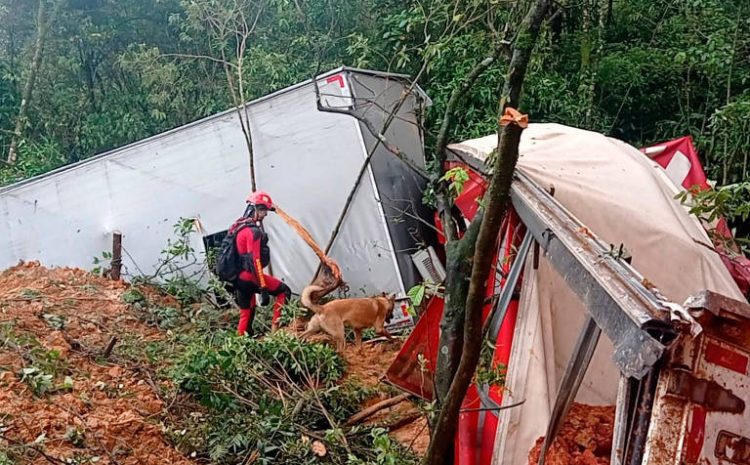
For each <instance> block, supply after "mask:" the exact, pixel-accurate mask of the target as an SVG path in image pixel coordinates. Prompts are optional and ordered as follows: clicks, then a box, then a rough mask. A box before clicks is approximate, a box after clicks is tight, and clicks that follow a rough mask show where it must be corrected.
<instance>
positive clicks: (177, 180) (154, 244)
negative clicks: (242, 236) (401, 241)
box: [0, 73, 400, 292]
mask: <svg viewBox="0 0 750 465" xmlns="http://www.w3.org/2000/svg"><path fill="white" fill-rule="evenodd" d="M330 74H331V73H328V74H327V75H330ZM327 75H324V76H327ZM312 86H313V84H312V83H311V82H308V83H302V84H299V85H296V86H293V87H291V88H289V89H286V90H284V91H280V92H277V93H275V94H273V95H271V96H267V97H264V98H262V99H259V100H256V101H254V102H252V103H251V104H250V105H249V107H248V113H249V115H250V120H251V127H252V132H253V146H254V150H255V154H256V162H255V164H256V179H257V181H258V187H259V188H261V189H264V190H266V191H268V192H269V193H270V194H271V196H272V197H273V198H274V200H275V201H276V202H277V203H278V204H279V205H280V206H281V207H282V208H284V209H285V210H286V211H287V212H288V213H290V214H291V215H292V216H294V217H296V218H297V219H299V220H300V222H301V223H302V224H304V225H305V226H306V227H307V228H308V229H309V230H310V232H311V233H312V235H313V237H314V238H315V239H316V241H318V243H319V244H321V245H325V244H326V243H327V242H328V240H329V237H330V234H331V232H332V229H333V227H334V225H335V223H336V222H337V220H338V217H339V214H340V212H341V210H342V209H343V207H344V203H345V201H346V198H347V196H348V194H349V192H350V190H351V188H352V186H353V184H354V179H355V175H356V173H357V172H358V171H359V168H360V165H361V163H362V161H363V159H364V157H365V154H363V153H362V150H363V149H362V145H361V140H360V137H361V135H360V134H359V130H358V128H357V121H356V120H355V119H353V118H351V117H349V116H346V115H337V114H332V113H324V112H319V111H318V110H317V108H316V103H315V93H314V90H313V87H312ZM236 118H237V115H236V112H234V111H228V112H224V113H222V114H219V115H215V116H213V117H209V118H206V119H204V120H201V121H198V122H195V123H191V124H188V125H186V126H183V127H181V128H177V129H174V130H172V131H168V132H166V133H163V134H160V135H157V136H154V137H151V138H148V139H145V140H143V141H139V142H136V143H134V144H131V145H129V146H126V147H123V148H121V149H117V150H114V151H112V152H109V153H106V154H102V155H99V156H96V157H93V158H91V159H88V160H85V161H83V162H80V163H78V164H76V165H73V166H69V167H65V168H63V169H60V170H57V171H55V172H53V173H49V174H47V175H43V176H41V177H39V178H35V179H31V180H27V181H23V182H21V183H18V184H17V185H13V186H8V187H6V188H3V189H0V208H1V209H2V210H0V238H2V243H1V244H0V268H4V267H7V266H11V265H13V264H15V263H16V262H17V261H18V260H20V259H23V260H40V261H42V262H43V263H44V264H45V265H47V266H77V267H82V268H91V267H92V266H93V263H92V258H93V257H94V256H99V255H101V253H102V252H103V251H105V250H109V249H110V248H111V233H112V232H113V231H116V230H118V231H121V232H122V233H123V246H124V248H125V254H124V257H123V262H124V265H125V267H126V270H128V271H129V272H131V273H133V274H136V273H150V272H152V271H153V269H154V266H155V265H156V264H157V262H158V258H159V253H160V251H161V250H162V249H163V248H164V246H165V245H166V242H167V240H168V239H169V238H172V237H174V233H173V225H174V224H175V223H176V222H177V221H178V219H179V218H180V217H197V218H199V219H200V221H201V224H202V226H203V227H204V228H205V232H206V234H212V233H216V232H220V231H223V230H225V229H226V228H227V227H228V226H229V225H230V224H231V222H232V221H233V220H234V219H236V218H237V217H238V216H239V215H240V214H241V213H242V211H243V210H244V199H245V197H246V196H247V194H248V193H249V191H250V177H249V170H248V156H247V149H246V145H245V141H244V139H243V135H242V132H241V130H240V127H239V124H238V122H237V119H236ZM370 182H371V181H370ZM370 182H368V180H367V179H364V180H363V183H364V184H366V185H367V187H366V189H367V191H366V192H363V193H361V194H358V196H359V197H358V198H357V199H356V200H355V206H354V208H355V209H356V214H355V216H354V222H356V223H357V224H345V225H344V227H343V228H342V230H341V232H340V237H339V242H340V244H339V245H337V246H336V247H335V250H334V252H333V255H334V257H335V258H336V259H338V260H339V261H340V263H341V265H342V267H343V268H344V270H345V271H344V273H345V274H344V278H345V279H347V280H348V281H349V282H350V283H352V290H353V292H356V291H357V290H358V289H359V288H360V287H365V288H367V289H368V290H372V291H376V290H377V291H378V292H379V291H389V292H396V291H398V290H400V286H399V285H398V282H399V279H398V277H396V276H394V273H395V270H394V269H393V265H392V263H393V259H392V257H391V256H390V255H389V254H390V251H389V250H386V249H385V248H382V246H383V245H384V244H387V237H385V235H384V232H385V231H384V230H383V228H382V224H381V222H382V219H381V218H380V216H382V212H380V211H379V210H380V209H379V208H378V204H377V202H376V201H375V195H374V193H373V191H372V186H371V185H370ZM373 225H377V227H375V226H373ZM266 226H267V230H268V232H269V236H270V244H271V247H272V267H273V271H274V273H275V274H276V275H277V276H278V277H280V278H282V279H284V280H285V281H286V282H287V283H288V284H289V285H290V286H291V287H292V289H293V290H295V291H297V292H299V291H300V290H301V288H302V287H303V286H304V285H306V284H307V283H308V282H309V281H310V279H311V278H312V276H313V274H314V272H315V270H316V269H317V266H318V261H317V258H316V257H315V256H314V254H313V253H312V252H311V251H310V249H309V248H308V247H307V245H306V244H304V242H303V241H302V240H301V239H299V237H298V236H297V235H296V234H295V233H294V232H293V231H292V230H291V229H290V228H288V227H287V225H285V224H284V223H283V222H282V221H280V220H279V218H277V217H275V216H274V215H271V216H270V217H269V218H268V219H267V221H266ZM381 236H382V237H381ZM194 239H195V238H194ZM375 245H377V247H381V248H377V249H376V248H373V247H374V246H375ZM367 246H370V248H369V249H366V250H367V252H365V247H367ZM376 250H377V251H376ZM383 264H389V265H388V267H387V268H383V267H382V266H381V265H383ZM371 270H373V271H371Z"/></svg>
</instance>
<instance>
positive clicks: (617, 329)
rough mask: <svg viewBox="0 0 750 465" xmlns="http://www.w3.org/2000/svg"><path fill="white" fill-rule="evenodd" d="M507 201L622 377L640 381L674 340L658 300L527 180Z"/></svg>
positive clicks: (629, 269)
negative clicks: (604, 342) (604, 340)
mask: <svg viewBox="0 0 750 465" xmlns="http://www.w3.org/2000/svg"><path fill="white" fill-rule="evenodd" d="M511 199H512V202H513V207H514V209H515V210H516V212H517V213H518V215H519V216H520V217H521V219H522V220H523V223H524V224H525V225H526V228H528V230H529V231H530V232H531V234H532V235H533V236H534V238H535V239H536V241H537V242H538V243H539V244H540V246H541V248H542V249H543V250H544V255H545V257H546V258H547V260H549V262H550V263H551V264H552V266H553V267H554V268H555V269H556V270H557V272H558V273H560V275H561V276H562V277H563V278H564V279H565V282H566V283H567V284H568V286H569V287H570V288H571V290H573V291H574V292H575V293H576V295H577V296H578V297H579V298H580V299H581V301H582V302H583V304H584V306H585V308H586V311H587V312H588V314H589V315H590V316H591V317H592V318H593V320H594V321H595V322H596V325H597V326H598V327H599V328H601V330H602V332H604V334H605V335H606V336H607V337H608V338H609V340H610V341H611V342H612V344H613V345H614V348H615V352H614V355H613V360H614V362H615V364H616V365H617V367H618V368H619V369H620V372H621V373H622V374H623V375H625V376H626V377H630V378H636V379H641V378H643V377H644V376H645V375H646V373H648V371H649V370H650V368H651V367H652V366H654V364H655V363H656V362H657V361H658V360H659V359H660V358H661V356H662V354H663V353H664V351H665V349H666V346H667V345H668V344H670V343H671V342H673V341H674V340H675V338H676V337H677V335H678V332H677V331H676V329H675V328H674V326H673V325H672V324H671V323H670V321H669V315H670V309H669V307H667V306H666V305H665V303H664V302H663V300H662V298H661V296H659V295H658V293H657V292H654V291H652V290H650V289H648V288H647V287H646V286H644V284H643V283H644V282H645V280H644V278H643V276H641V275H640V274H639V273H638V272H637V271H636V270H635V269H634V268H633V267H631V266H630V265H629V264H628V263H626V262H625V261H624V260H622V259H619V258H617V257H616V256H613V255H612V254H611V253H610V250H609V248H608V247H605V245H604V244H603V243H602V242H601V241H600V240H599V239H597V238H596V236H595V235H594V234H593V233H592V232H591V231H589V230H588V228H586V227H585V226H584V225H583V224H582V223H581V222H580V221H578V219H576V218H575V217H574V216H573V215H572V214H570V213H569V212H568V211H567V210H566V209H565V208H564V207H563V206H562V205H560V204H559V203H558V202H557V201H556V200H555V199H554V198H553V197H552V196H551V195H550V194H549V193H547V192H546V191H544V190H543V189H542V188H540V187H539V186H538V185H537V184H535V183H534V182H533V181H531V180H530V179H529V178H528V177H526V176H525V175H523V174H518V175H517V176H516V180H515V181H514V183H513V187H512V190H511ZM574 356H575V354H574Z"/></svg>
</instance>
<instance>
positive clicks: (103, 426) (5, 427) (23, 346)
mask: <svg viewBox="0 0 750 465" xmlns="http://www.w3.org/2000/svg"><path fill="white" fill-rule="evenodd" d="M196 305H197V306H196ZM199 307H200V304H194V305H193V307H191V308H188V307H180V305H179V303H178V302H177V301H176V300H175V299H173V298H171V297H169V296H164V295H163V294H161V293H160V292H159V291H158V290H154V289H151V288H150V287H147V286H146V287H144V286H138V287H137V288H136V287H131V286H128V285H127V284H124V283H122V282H116V281H111V280H108V279H105V278H101V277H98V276H95V275H92V274H90V273H88V272H85V271H83V270H79V269H71V268H58V269H47V268H45V267H43V266H41V265H40V264H39V263H36V262H29V263H21V264H19V265H17V266H15V267H13V268H10V269H8V270H6V271H4V272H2V273H0V463H5V462H4V461H3V460H4V459H5V458H7V459H8V460H9V462H8V463H30V464H35V465H37V464H38V465H41V464H46V465H49V464H50V463H55V464H60V465H62V464H64V463H76V464H83V463H92V464H93V463H96V464H101V465H109V464H112V465H136V464H138V465H156V464H163V463H172V464H178V465H179V464H185V465H187V464H192V463H197V462H212V461H214V460H213V457H209V454H206V453H205V452H206V450H214V451H218V450H219V449H217V448H216V447H213V448H211V447H209V446H210V444H208V442H207V439H210V438H208V437H205V426H206V425H208V424H211V422H214V423H216V424H219V423H221V422H224V421H226V422H229V423H231V422H232V421H233V420H232V418H231V412H226V413H227V415H223V416H222V418H218V417H217V418H211V415H210V411H209V409H207V408H206V407H205V405H201V404H199V403H198V398H197V397H196V396H195V395H193V394H191V393H190V392H188V391H185V390H184V389H183V387H182V385H181V384H180V382H179V381H178V379H177V378H175V376H176V375H175V374H174V373H173V371H174V370H175V369H176V368H179V366H180V363H183V364H184V362H185V359H184V356H185V354H186V353H188V352H189V350H188V349H189V348H190V344H193V345H195V347H198V348H201V350H207V351H209V352H210V351H212V350H213V349H212V348H211V346H207V345H203V346H202V345H201V341H202V340H203V339H205V338H206V337H209V338H211V337H214V336H215V337H216V338H217V341H221V340H224V341H229V343H232V340H233V339H234V338H233V337H232V335H233V334H234V329H233V328H234V326H235V325H234V324H232V323H231V322H230V321H225V318H227V317H229V313H228V312H221V311H218V312H217V313H216V315H213V316H212V317H211V318H219V320H217V321H213V320H211V322H208V320H207V316H206V314H205V313H201V311H200V310H196V309H198V308H199ZM186 316H187V318H186ZM204 320H206V321H204ZM195 322H199V323H195ZM200 322H202V323H200ZM216 323H218V326H210V325H211V324H216ZM201 324H202V325H203V326H201ZM194 325H195V326H194ZM209 327H210V328H212V329H210V330H207V329H206V328H209ZM217 327H218V328H219V329H215V328H217ZM170 328H171V329H172V332H170V331H169V329H170ZM214 329H215V330H214ZM282 339H283V338H278V337H277V338H276V342H273V341H268V342H267V343H268V344H274V343H278V342H283V341H282ZM292 340H296V339H294V338H293V337H292ZM235 342H236V343H239V344H245V343H250V341H249V340H248V341H244V342H243V341H240V340H239V339H237V340H236V341H235ZM261 345H262V344H261ZM399 346H400V344H399V343H398V342H397V341H395V342H391V341H389V342H381V341H378V342H377V343H365V344H364V346H363V347H362V349H361V351H360V350H358V349H357V348H356V347H354V346H353V345H352V344H349V345H348V346H347V349H346V352H345V353H344V354H343V356H344V360H343V361H344V362H345V363H344V364H341V363H339V365H337V366H338V367H339V368H338V373H339V374H338V375H337V376H340V375H341V369H342V368H343V369H344V370H345V376H344V377H343V378H342V379H341V382H342V383H348V381H354V380H356V383H354V384H353V385H355V386H358V387H357V390H358V392H355V393H352V395H353V396H354V397H353V398H352V400H353V402H354V404H353V405H352V407H351V409H349V410H348V412H355V413H356V412H357V411H358V410H363V409H367V408H368V407H370V406H372V405H374V404H377V403H378V402H381V401H384V400H387V399H389V398H393V397H396V396H398V394H400V393H399V392H398V391H396V390H395V389H394V388H391V387H389V386H387V385H385V384H383V383H382V382H381V379H380V378H381V376H382V374H383V372H384V371H385V369H386V367H387V366H388V365H389V364H390V362H391V360H392V359H393V357H394V356H395V354H396V352H398V350H399ZM259 347H260V346H259ZM269 347H270V346H269ZM318 348H320V347H318ZM310 349H311V351H312V352H311V353H316V354H317V353H319V352H320V351H319V350H317V349H315V348H314V347H310ZM201 363H203V362H201ZM196 366H200V363H199V364H198V365H196ZM183 368H184V367H183ZM182 374H183V375H184V374H185V371H184V370H183V372H182ZM351 385H352V384H351V383H348V384H347V386H351ZM347 386H342V388H341V391H342V393H341V394H336V395H338V396H339V397H340V399H341V401H347V398H346V396H345V395H344V394H343V392H344V390H345V389H347V388H348V387H347ZM331 392H333V393H337V392H338V391H337V390H336V389H332V390H331ZM289 394H290V395H294V393H289ZM271 397H272V395H271ZM269 398H270V397H269ZM318 402H319V401H316V402H307V403H302V404H301V405H302V406H303V407H304V408H305V409H306V408H315V405H317V404H318ZM357 402H361V403H359V404H358V403H357ZM297 403H300V402H297ZM290 405H291V407H294V404H290ZM337 405H338V404H335V403H334V407H336V408H338V409H341V406H340V405H339V406H338V407H337ZM303 410H304V409H303ZM347 415H351V413H348V414H347ZM225 417H226V418H225ZM346 419H347V416H346V415H344V416H341V415H339V416H338V417H337V419H336V421H339V422H341V423H342V424H343V423H344V422H345V421H346ZM325 424H327V423H325ZM357 424H358V425H365V426H366V427H368V428H370V427H375V430H378V429H380V431H384V432H385V434H389V435H390V436H391V438H393V439H395V440H396V441H395V442H399V443H401V444H402V445H404V446H406V447H408V448H410V449H412V450H413V451H414V452H417V453H423V452H424V450H425V449H426V446H427V443H428V440H429V432H428V430H427V427H426V426H427V425H426V420H425V418H424V415H423V413H422V412H421V411H420V410H419V409H417V408H416V406H414V405H413V404H412V403H411V402H409V401H402V402H398V403H396V404H394V405H391V406H389V407H388V408H383V409H378V411H377V412H376V413H374V414H373V415H370V416H368V417H367V418H366V419H365V420H362V421H361V422H357ZM310 426H312V425H310ZM257 428H260V430H259V432H258V433H259V434H260V436H259V437H263V434H262V433H263V431H262V428H264V426H263V425H261V424H260V423H259V424H258V425H257ZM381 428H382V429H381ZM375 430H373V431H375ZM217 431H218V430H217ZM353 431H355V434H357V433H356V431H357V429H356V428H355V429H353ZM367 431H370V430H369V429H368V430H367ZM316 434H318V433H315V431H311V432H310V434H309V436H310V438H312V439H315V438H316V437H318V436H316ZM360 436H361V434H360ZM305 437H306V436H305V435H302V436H300V440H301V441H303V442H304V439H305ZM358 437H359V436H358ZM368 437H369V436H368ZM368 437H364V436H362V438H361V439H357V441H360V440H364V444H367V441H369V439H367V438H368ZM373 437H374V436H373ZM310 438H308V439H310ZM223 439H226V441H230V442H231V440H233V438H232V437H229V436H228V437H227V438H223ZM312 439H310V440H312ZM316 441H318V442H320V441H323V436H320V437H319V438H318V439H316ZM187 443H192V444H187ZM324 443H325V447H328V454H331V453H333V452H334V451H332V450H331V443H329V442H326V441H323V442H320V445H318V446H317V452H316V451H315V450H313V452H314V453H316V454H319V453H320V450H321V447H322V446H323V445H324ZM352 445H353V446H354V444H352ZM214 446H215V445H214ZM291 446H293V447H297V446H296V445H294V444H292V445H291ZM243 447H244V446H243ZM247 447H249V448H250V452H251V453H254V454H256V455H259V456H260V455H263V452H260V451H253V450H252V447H253V446H251V445H248V446H247ZM269 447H270V446H269ZM300 447H303V448H304V449H305V450H307V449H309V448H310V447H311V446H310V445H308V446H304V445H302V446H300ZM368 447H369V446H368ZM384 447H385V446H384ZM392 450H394V449H392V448H391V446H387V448H386V449H384V451H392ZM191 451H192V452H191ZM196 451H197V452H198V453H197V455H196ZM388 453H391V452H388ZM3 454H5V455H3ZM303 455H304V454H303ZM321 460H322V459H321ZM326 460H327V459H326ZM324 462H325V460H324Z"/></svg>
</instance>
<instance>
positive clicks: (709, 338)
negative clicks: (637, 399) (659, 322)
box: [643, 291, 750, 465]
mask: <svg viewBox="0 0 750 465" xmlns="http://www.w3.org/2000/svg"><path fill="white" fill-rule="evenodd" d="M685 306H686V307H687V308H688V310H689V311H690V313H691V314H692V315H693V316H694V317H695V318H696V319H697V320H698V322H699V323H700V325H701V327H702V329H703V331H702V333H701V334H700V335H699V336H698V337H687V336H686V337H684V338H681V339H680V341H679V342H678V343H676V344H675V345H674V347H672V348H671V350H670V357H669V361H668V363H667V366H666V367H665V369H664V370H663V371H662V375H661V376H660V379H659V386H658V388H657V396H656V399H655V401H654V405H653V413H652V415H651V416H652V419H651V426H650V428H649V433H648V440H647V444H648V445H647V453H646V456H645V457H644V460H643V463H644V464H648V465H662V464H685V465H691V464H701V465H728V464H736V465H747V464H750V439H749V438H750V409H748V406H747V402H748V399H750V378H749V374H750V373H748V361H749V360H750V318H748V316H750V311H748V310H749V309H750V305H748V304H746V303H744V302H740V301H737V300H734V299H730V298H728V297H725V296H722V295H719V294H716V293H712V292H709V291H704V292H701V293H700V294H698V295H696V296H693V297H691V298H689V299H688V301H687V302H686V304H685Z"/></svg>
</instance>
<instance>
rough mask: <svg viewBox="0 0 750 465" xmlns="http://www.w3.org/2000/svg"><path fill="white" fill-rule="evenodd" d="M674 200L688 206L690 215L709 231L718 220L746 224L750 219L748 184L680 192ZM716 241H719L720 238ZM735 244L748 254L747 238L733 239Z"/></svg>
mask: <svg viewBox="0 0 750 465" xmlns="http://www.w3.org/2000/svg"><path fill="white" fill-rule="evenodd" d="M676 198H677V199H678V200H680V201H681V202H682V203H683V204H684V205H687V206H689V208H690V213H691V214H693V215H695V216H696V217H698V219H700V220H701V221H702V222H703V223H705V224H706V226H708V227H709V229H710V228H711V227H712V225H713V224H714V223H715V222H716V221H717V220H719V219H721V218H723V219H725V220H727V221H728V222H729V223H730V224H747V221H748V219H749V218H750V182H740V183H737V184H730V185H728V186H722V187H719V188H716V189H709V190H703V191H701V190H698V189H694V190H692V191H691V192H687V191H684V192H681V193H679V194H678V195H677V196H676ZM716 239H719V240H721V238H720V237H717V238H716ZM735 242H736V244H733V245H738V246H740V247H741V248H742V249H744V251H745V253H749V252H750V242H748V240H747V238H744V237H739V238H737V239H735Z"/></svg>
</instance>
